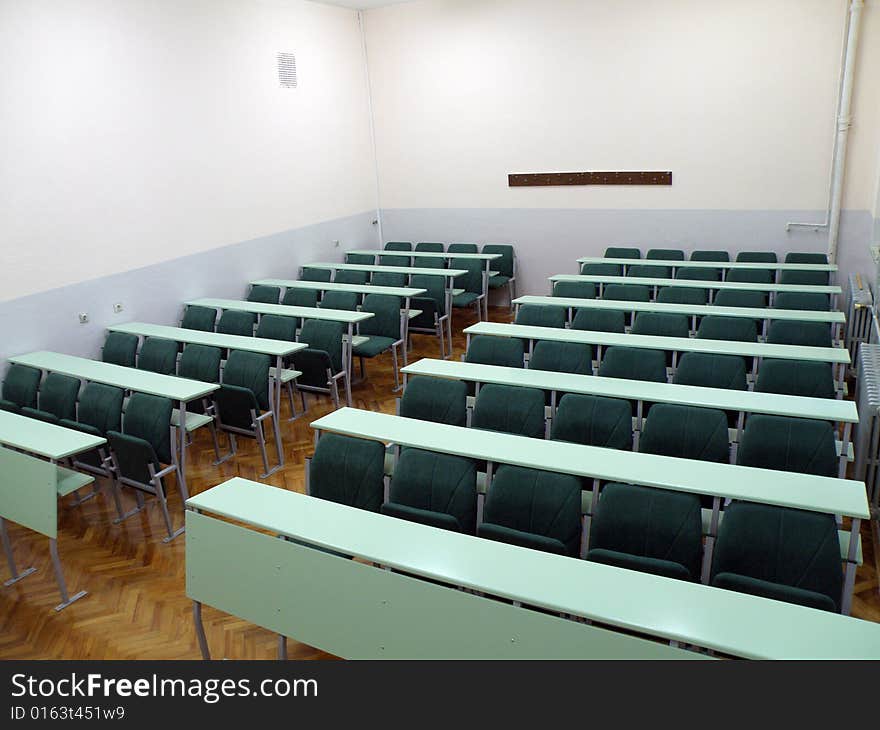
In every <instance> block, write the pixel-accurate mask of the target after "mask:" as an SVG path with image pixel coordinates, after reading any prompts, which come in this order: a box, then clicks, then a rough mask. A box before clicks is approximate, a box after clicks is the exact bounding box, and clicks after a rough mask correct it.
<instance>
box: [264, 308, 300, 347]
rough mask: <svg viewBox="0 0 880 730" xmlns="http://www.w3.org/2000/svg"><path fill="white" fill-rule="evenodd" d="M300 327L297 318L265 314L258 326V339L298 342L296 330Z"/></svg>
mask: <svg viewBox="0 0 880 730" xmlns="http://www.w3.org/2000/svg"><path fill="white" fill-rule="evenodd" d="M298 325H299V322H298V321H297V318H296V317H283V316H281V315H278V314H264V315H263V316H262V317H261V318H260V324H259V325H258V326H257V337H265V338H266V339H268V340H283V341H284V342H296V328H297V326H298Z"/></svg>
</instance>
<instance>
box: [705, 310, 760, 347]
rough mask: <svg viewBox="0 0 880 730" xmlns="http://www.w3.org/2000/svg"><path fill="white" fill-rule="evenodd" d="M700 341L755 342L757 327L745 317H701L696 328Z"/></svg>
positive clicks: (713, 315) (753, 321)
mask: <svg viewBox="0 0 880 730" xmlns="http://www.w3.org/2000/svg"><path fill="white" fill-rule="evenodd" d="M697 338H698V339H700V340H732V341H735V342H757V341H758V327H757V325H755V320H753V319H747V318H745V317H719V316H718V315H715V314H712V315H709V316H708V317H703V319H702V320H701V321H700V326H699V327H698V328H697Z"/></svg>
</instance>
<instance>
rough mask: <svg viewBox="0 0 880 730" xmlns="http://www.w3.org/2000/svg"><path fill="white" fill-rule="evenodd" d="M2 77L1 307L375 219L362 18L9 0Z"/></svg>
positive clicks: (169, 0)
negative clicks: (304, 231)
mask: <svg viewBox="0 0 880 730" xmlns="http://www.w3.org/2000/svg"><path fill="white" fill-rule="evenodd" d="M278 51H293V52H295V53H296V54H297V70H298V73H299V88H298V89H295V90H290V89H282V88H279V83H278V75H277V71H276V53H277V52H278ZM0 68H2V69H3V81H2V83H0V126H2V133H0V237H2V242H0V272H2V274H0V276H2V283H3V286H2V287H0V299H3V300H9V299H14V298H16V297H19V296H22V295H26V294H31V293H33V292H38V291H45V290H54V289H56V288H57V287H60V286H62V285H65V284H69V283H73V282H79V281H83V280H87V279H92V278H95V277H100V276H105V275H111V274H115V273H118V272H125V271H128V270H131V269H135V268H137V267H142V266H146V265H150V264H156V263H158V262H163V261H168V260H171V259H176V258H178V257H182V256H187V255H190V254H194V253H198V252H204V251H208V250H213V249H217V248H218V247H222V246H226V245H230V244H235V243H239V242H242V241H250V240H253V239H259V238H260V237H266V236H269V235H271V234H278V233H282V232H285V231H292V230H295V229H301V228H303V227H305V226H308V225H311V224H316V223H319V222H322V221H332V220H335V219H342V218H348V217H350V216H352V215H354V214H357V213H363V212H365V211H370V210H372V211H375V208H376V191H375V175H374V168H373V154H372V149H371V143H370V135H369V117H368V106H367V93H366V84H365V79H364V66H363V55H362V46H361V38H360V31H359V25H358V19H357V14H356V13H355V12H354V11H351V10H347V9H343V8H338V7H332V6H328V5H321V4H317V3H312V2H304V1H302V0H275V1H274V2H270V1H267V0H263V1H261V0H247V1H246V2H245V1H242V0H186V1H181V0H0ZM367 226H368V229H367V230H366V231H365V233H366V234H369V233H371V230H370V229H369V223H367ZM316 230H317V229H316ZM321 230H323V229H321ZM346 230H347V229H346ZM327 235H334V234H333V232H332V231H328V232H327ZM364 242H366V241H365V239H364V238H363V236H359V237H358V240H350V241H347V242H344V243H343V245H345V244H355V245H359V244H363V243H364ZM314 243H315V244H318V243H323V244H327V245H329V241H316V242H314ZM294 254H295V252H291V255H294ZM252 255H254V256H259V255H260V251H259V249H255V250H254V251H253V254H252ZM291 263H292V262H284V268H285V269H289V267H290V265H291ZM300 263H302V262H300ZM243 285H244V282H242V286H243ZM152 295H153V296H156V291H155V290H154V291H153V292H152ZM140 304H143V302H140ZM133 305H134V306H137V305H138V302H134V303H133ZM35 306H36V305H35ZM71 306H74V305H73V304H71ZM68 314H69V313H68Z"/></svg>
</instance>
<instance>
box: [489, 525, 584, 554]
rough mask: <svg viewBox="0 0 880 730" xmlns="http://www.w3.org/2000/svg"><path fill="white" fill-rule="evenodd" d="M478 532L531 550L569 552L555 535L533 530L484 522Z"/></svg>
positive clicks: (556, 552)
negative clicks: (526, 530) (541, 533)
mask: <svg viewBox="0 0 880 730" xmlns="http://www.w3.org/2000/svg"><path fill="white" fill-rule="evenodd" d="M477 534H478V535H479V536H480V537H483V538H486V539H487V540H495V541H496V542H504V543H507V544H509V545H517V546H519V547H524V548H529V549H531V550H541V551H543V552H545V553H553V554H555V555H566V554H567V550H566V547H565V543H564V542H562V541H561V540H557V539H556V538H554V537H547V536H546V535H536V534H535V533H532V532H525V531H523V530H515V529H513V528H512V527H505V526H504V525H495V524H492V523H491V522H484V523H482V524H481V525H480V526H479V528H477Z"/></svg>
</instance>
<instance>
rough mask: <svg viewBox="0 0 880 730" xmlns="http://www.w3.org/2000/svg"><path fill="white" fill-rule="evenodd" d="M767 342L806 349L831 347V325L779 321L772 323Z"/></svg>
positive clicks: (787, 320)
mask: <svg viewBox="0 0 880 730" xmlns="http://www.w3.org/2000/svg"><path fill="white" fill-rule="evenodd" d="M767 342H771V343H773V344H776V345H803V346H805V347H831V346H832V344H833V343H832V341H831V325H828V324H825V323H824V322H798V321H797V320H790V319H777V320H774V321H772V322H771V323H770V329H769V330H768V331H767Z"/></svg>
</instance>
